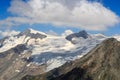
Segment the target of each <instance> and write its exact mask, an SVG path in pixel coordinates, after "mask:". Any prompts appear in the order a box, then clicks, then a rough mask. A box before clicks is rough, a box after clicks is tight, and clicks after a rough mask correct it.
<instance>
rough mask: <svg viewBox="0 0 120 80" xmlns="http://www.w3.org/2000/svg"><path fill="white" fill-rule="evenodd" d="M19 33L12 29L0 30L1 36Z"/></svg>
mask: <svg viewBox="0 0 120 80" xmlns="http://www.w3.org/2000/svg"><path fill="white" fill-rule="evenodd" d="M19 33H20V32H19V31H15V30H12V31H10V30H6V31H0V36H1V37H7V36H14V35H17V34H19Z"/></svg>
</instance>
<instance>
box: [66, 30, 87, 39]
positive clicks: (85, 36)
mask: <svg viewBox="0 0 120 80" xmlns="http://www.w3.org/2000/svg"><path fill="white" fill-rule="evenodd" d="M75 37H77V38H79V37H82V38H84V39H86V38H88V37H89V35H88V34H87V32H86V31H84V30H83V31H80V32H79V33H74V34H71V35H68V36H67V37H66V39H67V40H69V41H71V40H72V38H75Z"/></svg>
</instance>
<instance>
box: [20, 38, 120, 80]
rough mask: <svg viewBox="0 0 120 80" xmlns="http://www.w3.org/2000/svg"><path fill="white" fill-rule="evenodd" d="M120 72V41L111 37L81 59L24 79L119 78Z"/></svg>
mask: <svg viewBox="0 0 120 80" xmlns="http://www.w3.org/2000/svg"><path fill="white" fill-rule="evenodd" d="M56 72H57V75H56ZM119 74H120V42H118V41H117V40H116V39H114V38H110V39H107V40H105V41H103V42H102V43H101V44H99V45H97V46H96V47H95V48H94V49H93V50H91V51H90V52H89V53H88V54H87V55H85V56H83V57H82V58H81V59H78V60H76V61H73V62H71V63H66V64H65V65H63V66H61V67H59V68H57V69H54V70H52V71H50V72H48V73H45V74H43V75H38V76H25V77H24V78H23V79H22V80H119V79H120V75H119Z"/></svg>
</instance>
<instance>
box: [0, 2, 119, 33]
mask: <svg viewBox="0 0 120 80" xmlns="http://www.w3.org/2000/svg"><path fill="white" fill-rule="evenodd" d="M20 1H21V2H20ZM20 1H18V2H17V0H16V1H15V0H1V2H0V22H2V21H4V22H2V25H3V23H4V24H5V25H6V24H7V23H8V22H9V21H10V20H11V19H13V17H19V18H21V17H22V18H23V17H25V18H27V19H31V16H30V14H29V13H28V14H27V13H23V11H24V12H25V10H29V7H28V6H27V5H26V4H25V5H26V7H28V8H26V9H23V8H24V7H22V5H23V6H24V3H23V2H24V1H26V2H28V1H29V0H20ZM33 1H34V2H30V4H31V5H37V4H36V3H35V0H33ZM66 1H69V2H68V4H67V3H65V2H64V1H63V2H62V0H61V1H59V0H58V3H60V4H62V5H63V6H62V7H65V6H67V7H68V8H70V9H68V10H69V11H70V10H72V9H73V7H76V4H77V3H78V1H79V0H75V1H76V2H72V0H66ZM70 1H71V2H70ZM97 1H98V2H97V3H99V4H101V5H102V7H101V6H99V5H97V4H95V7H98V10H102V9H104V8H105V9H107V11H106V10H105V11H106V12H105V13H107V14H108V15H109V13H110V15H111V16H112V17H111V16H109V17H111V18H108V19H106V20H108V21H109V19H113V18H115V17H116V16H117V17H118V18H119V17H120V0H97ZM36 2H37V1H36ZM93 2H95V1H94V0H93ZM10 3H11V4H10ZM19 3H20V4H19ZM33 3H34V4H33ZM39 3H40V2H39ZM49 3H50V4H51V5H54V4H53V3H54V0H53V2H52V0H51V2H49ZM40 4H41V3H40ZM73 4H75V5H73ZM80 4H81V5H82V4H85V5H88V7H91V8H92V7H94V5H89V3H87V2H83V3H80ZM90 4H93V3H90ZM19 7H22V8H21V9H20V10H21V11H17V10H19V9H17V8H19ZM39 7H40V6H39V4H38V6H35V9H33V10H39ZM53 7H54V6H53ZM99 7H100V8H99ZM33 8H34V6H33ZM36 8H37V9H36ZM60 8H61V7H60ZM60 8H59V7H58V9H59V10H61V9H60ZM83 8H84V5H83ZM85 8H86V7H85ZM91 8H90V9H91ZM50 9H52V8H50ZM63 9H65V10H66V8H63ZM76 9H77V8H76ZM79 10H81V9H78V11H79ZM85 10H86V9H85ZM109 10H110V11H109ZM46 11H47V10H46ZM48 11H49V10H48ZM54 11H55V12H54V13H56V14H58V13H59V12H58V13H57V10H56V9H55V10H54ZM61 12H62V11H61ZM63 12H64V11H63ZM63 12H62V13H63ZM37 13H39V12H37ZM42 13H43V12H42V11H41V13H40V14H38V15H41V14H42ZM49 13H51V12H48V15H50V16H48V18H47V19H40V20H39V21H36V20H38V18H36V16H35V17H33V16H32V19H34V18H36V19H35V21H36V22H34V23H33V24H32V25H31V24H29V23H24V22H22V23H21V22H20V21H18V22H16V21H10V22H14V23H15V24H13V25H10V26H7V29H10V30H17V31H23V30H25V29H27V28H33V29H36V30H40V31H44V32H46V31H49V30H53V31H55V32H56V33H58V34H61V33H62V32H64V31H65V30H67V29H70V30H72V31H74V32H78V31H80V30H83V29H85V30H87V31H88V32H90V33H103V34H105V35H114V34H120V24H119V23H117V24H115V25H112V26H111V24H110V26H109V24H108V22H106V23H105V25H104V24H103V25H102V26H101V25H100V26H99V27H98V28H97V29H96V28H95V27H94V26H96V25H97V24H96V23H95V22H93V23H92V24H90V25H92V26H89V25H88V24H85V23H84V22H80V23H79V20H80V19H76V18H75V21H76V22H77V21H78V23H76V24H77V25H76V24H74V23H75V21H73V20H72V21H73V24H71V22H69V20H67V19H65V21H64V22H66V23H64V22H60V20H61V19H63V20H64V17H63V16H62V15H66V13H67V12H66V13H65V14H62V15H61V16H62V17H63V18H60V17H57V16H58V15H56V14H54V15H56V16H54V17H55V19H57V21H55V20H54V19H53V17H52V18H51V19H50V21H48V20H49V17H51V14H49ZM111 13H114V14H111ZM24 14H25V15H24ZM31 14H32V13H31ZM83 14H84V13H83ZM83 14H82V15H83ZM27 15H29V16H27ZM33 15H34V14H33ZM43 15H44V14H43ZM76 15H79V14H78V13H77V12H76V13H75V16H76ZM80 15H81V13H80ZM86 15H87V14H86ZM100 15H102V14H100ZM26 16H27V17H26ZM52 16H53V15H52ZM93 16H94V15H93ZM113 16H114V17H113ZM39 17H40V18H41V16H39ZM44 17H46V15H44V16H42V18H44ZM103 17H104V15H103ZM7 18H10V20H9V21H8V22H5V21H6V19H7ZM65 18H66V17H65ZM78 18H81V21H82V19H83V20H84V18H82V17H81V16H80V17H78ZM89 18H91V17H89V16H88V17H86V18H85V19H89ZM98 18H99V17H98ZM51 20H53V21H51ZM115 20H116V18H115V19H114V21H110V22H111V23H113V24H114V23H115ZM93 21H96V19H95V20H94V19H93ZM118 21H119V20H118ZM56 22H59V23H56ZM100 22H101V21H100ZM18 23H19V25H16V24H18ZM82 23H84V24H82ZM86 23H89V21H86ZM97 23H99V19H98V22H97ZM79 25H81V26H82V27H81V26H80V27H79ZM84 25H87V26H86V27H85V28H84ZM106 25H107V27H106ZM96 27H97V26H96ZM104 28H105V29H104ZM0 29H1V31H5V30H6V26H5V27H4V26H1V27H0ZM99 29H100V30H99Z"/></svg>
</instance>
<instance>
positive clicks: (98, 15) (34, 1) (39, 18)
mask: <svg viewBox="0 0 120 80" xmlns="http://www.w3.org/2000/svg"><path fill="white" fill-rule="evenodd" d="M8 12H10V13H11V14H13V15H14V16H13V17H8V18H7V19H5V20H2V21H0V25H2V26H3V25H4V26H17V25H21V24H30V25H32V24H40V23H45V24H46V23H47V24H48V23H49V24H53V25H55V26H63V27H64V26H67V27H75V28H81V29H86V30H96V31H100V30H106V29H107V28H109V27H112V26H114V25H115V24H117V23H119V16H117V15H116V14H115V13H114V12H112V11H111V10H110V9H108V8H106V7H104V6H103V5H102V4H100V3H98V2H95V1H94V2H90V1H87V0H26V1H25V0H24V1H23V0H12V2H11V6H10V7H9V8H8Z"/></svg>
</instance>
